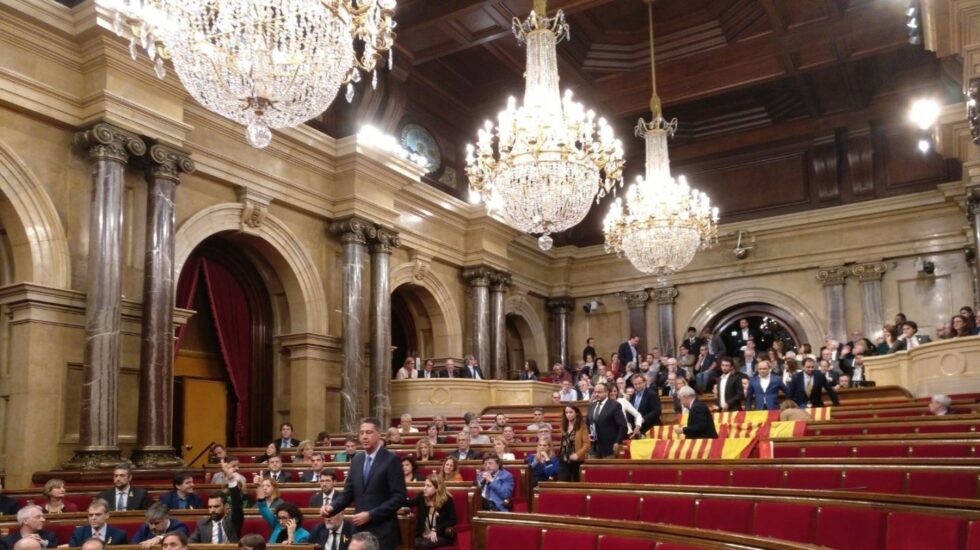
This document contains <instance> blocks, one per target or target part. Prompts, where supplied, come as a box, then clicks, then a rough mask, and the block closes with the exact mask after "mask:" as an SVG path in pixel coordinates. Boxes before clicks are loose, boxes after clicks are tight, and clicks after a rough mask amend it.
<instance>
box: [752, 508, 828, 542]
mask: <svg viewBox="0 0 980 550" xmlns="http://www.w3.org/2000/svg"><path fill="white" fill-rule="evenodd" d="M816 519H817V509H816V507H815V506H810V505H807V504H790V503H786V502H757V503H756V505H755V516H754V521H755V524H754V525H753V527H752V534H753V535H760V536H763V537H771V538H774V539H783V540H791V541H795V542H804V543H808V542H812V541H813V538H814V531H815V529H816Z"/></svg>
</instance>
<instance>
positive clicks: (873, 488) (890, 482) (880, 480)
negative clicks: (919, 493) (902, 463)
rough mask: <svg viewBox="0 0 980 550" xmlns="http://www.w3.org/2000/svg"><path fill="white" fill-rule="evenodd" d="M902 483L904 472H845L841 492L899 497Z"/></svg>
mask: <svg viewBox="0 0 980 550" xmlns="http://www.w3.org/2000/svg"><path fill="white" fill-rule="evenodd" d="M904 481H905V472H902V471H900V470H863V469H862V470H846V471H845V472H844V485H843V490H845V491H866V492H869V493H888V494H893V495H900V494H902V493H904V490H903V483H904Z"/></svg>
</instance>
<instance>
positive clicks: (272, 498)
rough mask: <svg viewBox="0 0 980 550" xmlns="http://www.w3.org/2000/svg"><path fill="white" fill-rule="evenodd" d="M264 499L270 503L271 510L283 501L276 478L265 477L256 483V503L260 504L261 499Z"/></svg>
mask: <svg viewBox="0 0 980 550" xmlns="http://www.w3.org/2000/svg"><path fill="white" fill-rule="evenodd" d="M263 499H265V502H266V503H267V504H268V505H269V509H270V510H275V509H276V508H278V507H279V505H280V504H282V503H283V500H282V499H281V498H280V497H279V484H278V483H276V481H275V480H274V479H269V478H263V479H260V480H259V481H258V483H257V484H256V487H255V505H256V506H258V505H259V501H260V500H263Z"/></svg>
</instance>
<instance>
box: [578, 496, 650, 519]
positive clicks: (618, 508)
mask: <svg viewBox="0 0 980 550" xmlns="http://www.w3.org/2000/svg"><path fill="white" fill-rule="evenodd" d="M588 507H589V511H588V515H589V517H593V518H603V519H624V520H628V521H636V519H637V518H638V517H639V513H640V498H639V497H638V496H635V495H602V494H595V495H590V496H589V499H588Z"/></svg>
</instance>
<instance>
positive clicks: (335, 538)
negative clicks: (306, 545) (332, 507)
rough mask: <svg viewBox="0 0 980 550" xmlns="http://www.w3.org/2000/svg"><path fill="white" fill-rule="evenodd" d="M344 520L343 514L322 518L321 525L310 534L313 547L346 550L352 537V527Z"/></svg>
mask: <svg viewBox="0 0 980 550" xmlns="http://www.w3.org/2000/svg"><path fill="white" fill-rule="evenodd" d="M345 519H346V518H345V516H344V514H337V515H336V516H332V517H327V518H323V523H321V524H319V525H317V526H316V527H314V528H313V531H311V532H310V542H311V543H312V544H313V547H314V548H322V549H323V550H347V546H348V545H349V544H350V539H351V537H353V536H354V526H353V525H352V524H351V522H349V521H345Z"/></svg>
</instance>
